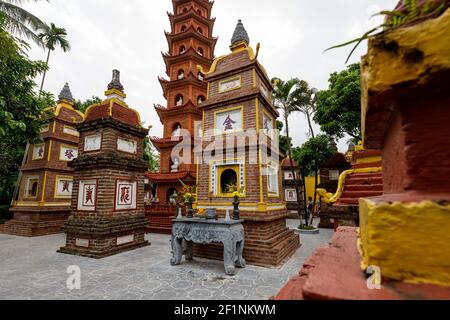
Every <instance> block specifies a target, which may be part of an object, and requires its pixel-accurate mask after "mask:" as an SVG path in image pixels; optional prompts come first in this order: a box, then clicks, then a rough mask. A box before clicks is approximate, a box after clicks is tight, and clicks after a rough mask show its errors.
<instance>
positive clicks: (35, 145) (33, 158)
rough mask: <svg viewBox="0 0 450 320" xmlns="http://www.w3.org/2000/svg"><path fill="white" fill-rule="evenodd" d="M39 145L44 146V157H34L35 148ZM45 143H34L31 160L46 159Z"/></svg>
mask: <svg viewBox="0 0 450 320" xmlns="http://www.w3.org/2000/svg"><path fill="white" fill-rule="evenodd" d="M39 146H43V147H44V152H42V157H41V158H35V157H34V149H35V148H36V147H39ZM45 149H46V148H45V143H39V144H34V145H33V149H32V150H31V151H32V153H31V160H33V161H34V160H42V159H45Z"/></svg>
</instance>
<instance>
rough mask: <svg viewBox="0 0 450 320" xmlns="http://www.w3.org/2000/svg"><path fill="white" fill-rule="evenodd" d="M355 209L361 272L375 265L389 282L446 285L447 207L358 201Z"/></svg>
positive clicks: (449, 251)
mask: <svg viewBox="0 0 450 320" xmlns="http://www.w3.org/2000/svg"><path fill="white" fill-rule="evenodd" d="M359 210H360V239H359V247H360V251H361V254H362V257H363V262H362V267H363V269H365V268H367V267H369V266H378V267H380V268H381V274H382V276H384V277H387V278H390V279H395V280H399V281H405V282H410V283H429V284H436V285H443V286H450V231H449V230H450V205H447V204H444V205H440V204H438V203H436V202H433V201H423V202H420V203H407V204H404V203H399V202H394V203H388V202H386V203H380V204H376V203H375V202H373V201H371V200H370V199H360V201H359Z"/></svg>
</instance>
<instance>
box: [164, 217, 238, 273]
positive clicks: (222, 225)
mask: <svg viewBox="0 0 450 320" xmlns="http://www.w3.org/2000/svg"><path fill="white" fill-rule="evenodd" d="M242 223H243V221H242V220H231V221H225V220H206V219H199V218H193V219H188V218H178V219H174V220H173V227H172V253H173V257H172V259H171V260H170V263H171V264H172V265H179V264H180V263H181V259H182V257H183V240H184V241H185V243H186V253H185V255H186V260H192V257H193V244H194V243H196V244H209V243H223V246H224V249H223V262H224V266H225V273H226V274H228V275H234V274H235V271H236V269H235V267H240V268H245V260H244V258H243V257H242V252H243V250H244V242H245V237H244V227H243V225H242Z"/></svg>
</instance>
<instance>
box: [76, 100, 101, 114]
mask: <svg viewBox="0 0 450 320" xmlns="http://www.w3.org/2000/svg"><path fill="white" fill-rule="evenodd" d="M100 102H102V99H100V98H99V97H97V96H92V98H91V99H87V100H86V101H81V100H76V101H75V104H74V108H75V109H77V110H78V111H81V112H83V113H85V112H86V109H87V108H89V107H90V106H92V105H93V104H97V103H100Z"/></svg>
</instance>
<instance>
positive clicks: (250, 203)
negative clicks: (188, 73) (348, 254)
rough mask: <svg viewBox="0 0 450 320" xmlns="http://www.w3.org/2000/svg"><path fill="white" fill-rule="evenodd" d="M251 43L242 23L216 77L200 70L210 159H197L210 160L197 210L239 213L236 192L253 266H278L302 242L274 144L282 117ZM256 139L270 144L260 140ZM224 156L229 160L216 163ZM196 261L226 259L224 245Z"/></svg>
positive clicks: (202, 171)
mask: <svg viewBox="0 0 450 320" xmlns="http://www.w3.org/2000/svg"><path fill="white" fill-rule="evenodd" d="M249 42H250V40H249V38H248V35H247V32H246V31H245V29H244V26H243V24H242V22H241V21H239V23H238V24H237V27H236V30H235V32H234V35H233V39H232V43H231V47H230V48H231V53H230V54H228V55H225V56H221V57H219V58H216V60H215V61H214V63H213V65H212V67H211V68H210V69H208V70H205V69H204V68H203V67H201V66H199V70H200V72H201V73H202V74H204V76H205V81H206V82H207V83H208V88H209V89H208V93H207V97H208V98H207V99H206V101H204V102H203V103H202V104H201V105H200V106H199V108H200V109H201V110H202V111H203V133H202V136H203V141H202V146H203V153H202V154H196V157H197V158H201V157H202V156H203V161H202V162H201V163H199V166H198V203H197V208H198V209H201V210H208V209H210V208H212V209H216V211H217V212H218V214H219V216H222V217H223V216H225V214H226V211H227V210H230V211H233V210H234V206H233V202H234V192H236V191H238V192H239V193H240V195H241V197H240V199H239V201H240V216H241V218H242V219H243V220H245V223H244V228H245V237H246V240H245V241H246V246H245V249H244V258H245V260H247V261H248V262H249V263H250V264H255V265H261V266H278V265H281V264H283V263H284V262H285V261H287V259H289V258H290V256H291V255H292V254H293V253H294V252H295V251H296V250H297V249H298V247H299V237H298V236H297V235H295V234H294V233H293V231H290V230H289V229H288V228H287V227H286V217H287V215H288V213H287V210H286V204H285V202H284V199H283V195H282V190H281V170H280V166H279V163H278V159H279V151H278V148H276V146H278V142H277V141H276V140H275V139H274V138H275V135H274V129H275V125H276V123H275V119H277V118H278V117H279V113H278V111H277V110H276V109H275V107H274V106H273V104H272V99H270V95H271V93H270V91H271V90H272V88H273V86H272V84H271V82H270V80H269V77H268V75H267V73H266V71H265V69H264V68H263V67H262V66H261V64H260V63H259V62H258V60H257V55H258V53H256V54H255V53H254V51H253V49H252V48H251V47H250V46H249ZM261 88H266V91H267V92H266V91H263V90H261ZM267 88H270V89H267ZM269 90H270V91H269ZM252 133H253V134H254V135H256V134H257V133H259V136H263V137H264V138H265V139H263V140H259V139H258V137H256V136H255V138H256V139H253V137H252V136H251V134H252ZM243 136H246V137H248V139H247V138H245V137H244V138H242V137H243ZM216 140H222V141H223V140H226V142H224V143H223V145H222V146H221V147H219V148H216V150H214V151H212V150H211V159H210V160H208V159H206V157H205V153H207V150H209V149H208V148H209V143H210V142H211V141H216ZM229 140H230V141H234V140H236V141H239V140H240V141H241V142H240V143H241V144H242V145H241V146H240V147H238V146H236V145H235V144H232V145H229V144H228V141H229ZM264 140H265V141H264ZM253 151H254V152H253ZM219 153H220V154H223V155H224V157H223V158H222V157H220V156H218V157H217V158H216V157H215V155H216V154H219ZM265 160H267V161H265ZM194 254H195V255H196V256H199V257H203V258H209V259H221V258H222V254H223V250H222V247H221V245H219V244H210V245H204V246H203V245H195V246H194Z"/></svg>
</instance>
